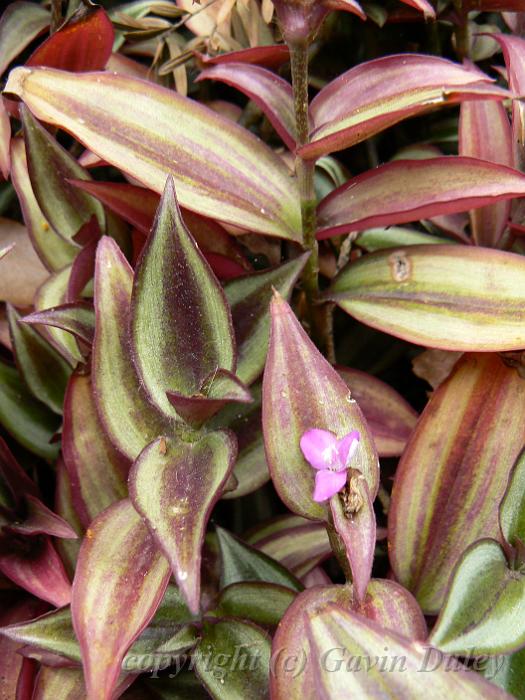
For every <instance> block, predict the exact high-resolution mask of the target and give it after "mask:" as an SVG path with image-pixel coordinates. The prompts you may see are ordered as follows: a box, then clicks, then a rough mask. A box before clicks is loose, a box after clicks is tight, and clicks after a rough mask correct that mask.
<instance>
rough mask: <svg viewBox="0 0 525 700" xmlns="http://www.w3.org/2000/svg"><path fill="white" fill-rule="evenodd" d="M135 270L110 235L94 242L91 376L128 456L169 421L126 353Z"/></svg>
mask: <svg viewBox="0 0 525 700" xmlns="http://www.w3.org/2000/svg"><path fill="white" fill-rule="evenodd" d="M132 283H133V271H132V270H131V268H130V266H129V264H128V262H127V260H126V258H125V257H124V255H123V254H122V252H121V251H120V249H119V248H118V246H117V244H116V243H115V242H114V241H113V240H112V239H111V238H106V237H104V238H102V239H101V240H100V243H99V244H98V249H97V261H96V268H95V313H96V329H95V338H94V341H93V358H92V371H93V373H92V381H93V390H94V398H95V402H96V404H97V410H98V413H99V416H100V420H101V422H102V424H103V426H104V428H105V430H106V431H107V433H108V436H109V438H110V439H111V441H112V442H113V444H114V445H115V446H116V447H117V448H118V449H119V450H120V451H121V452H122V454H124V455H126V457H128V458H129V459H135V457H136V456H137V455H138V454H139V453H140V452H141V450H142V449H143V448H144V447H145V446H146V445H147V444H148V443H150V442H151V441H152V440H154V439H155V438H156V437H158V436H159V435H165V434H168V435H169V434H170V432H171V431H170V425H169V423H168V422H167V420H165V419H164V418H163V417H162V415H161V413H160V412H159V411H157V410H156V409H155V407H154V406H152V405H151V404H150V402H149V401H148V400H147V398H146V396H145V395H144V392H143V390H142V388H141V387H140V383H139V379H138V377H137V375H136V372H135V368H134V366H133V362H132V360H131V356H130V345H129V336H128V323H129V316H130V306H131V291H132Z"/></svg>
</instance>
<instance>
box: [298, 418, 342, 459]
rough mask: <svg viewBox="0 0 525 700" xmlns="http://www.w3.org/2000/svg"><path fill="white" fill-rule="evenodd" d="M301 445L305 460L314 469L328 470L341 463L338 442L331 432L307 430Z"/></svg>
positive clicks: (315, 429) (316, 429)
mask: <svg viewBox="0 0 525 700" xmlns="http://www.w3.org/2000/svg"><path fill="white" fill-rule="evenodd" d="M299 444H300V446H301V451H302V453H303V455H304V458H305V459H306V460H307V461H308V462H310V464H311V465H312V467H313V468H314V469H328V467H331V466H332V465H334V464H335V463H338V461H339V453H338V441H337V438H336V436H335V435H334V434H333V433H331V432H330V431H329V430H321V429H320V428H312V430H307V431H306V432H305V433H303V436H302V437H301V442H300V443H299Z"/></svg>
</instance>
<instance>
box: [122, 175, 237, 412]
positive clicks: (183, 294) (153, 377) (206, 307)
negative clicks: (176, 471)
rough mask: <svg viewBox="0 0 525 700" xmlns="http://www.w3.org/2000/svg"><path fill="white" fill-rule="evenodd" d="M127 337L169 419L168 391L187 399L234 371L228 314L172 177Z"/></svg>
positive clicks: (142, 267)
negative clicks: (211, 378)
mask: <svg viewBox="0 0 525 700" xmlns="http://www.w3.org/2000/svg"><path fill="white" fill-rule="evenodd" d="M131 334H132V348H133V359H134V363H135V366H136V369H137V371H138V374H139V376H140V377H141V379H142V382H143V384H144V387H145V389H146V391H147V392H148V395H149V397H150V400H151V401H152V403H153V404H155V405H156V406H157V407H158V408H159V409H160V410H161V411H162V412H163V413H164V414H165V415H166V416H169V417H177V414H176V412H175V410H174V409H173V407H172V405H171V404H170V402H169V400H168V398H167V396H166V392H168V391H170V392H175V393H177V394H182V395H183V396H187V397H191V396H193V395H195V394H198V393H199V391H200V389H201V386H202V383H203V381H204V380H205V379H206V377H207V376H208V375H211V374H212V373H213V372H214V371H216V370H217V368H221V369H225V370H228V371H231V372H233V371H234V370H235V366H236V361H237V358H236V349H235V340H234V335H233V325H232V318H231V312H230V309H229V306H228V303H227V301H226V297H225V295H224V292H223V290H222V287H221V285H220V284H219V282H218V280H217V278H216V277H215V275H214V274H213V271H212V270H211V268H210V266H209V265H208V263H207V262H206V260H205V258H204V257H203V255H202V253H201V251H200V250H199V247H198V246H197V244H196V243H195V240H194V239H193V237H192V236H191V234H190V232H189V231H188V229H187V228H186V226H185V224H184V221H183V219H182V216H181V213H180V209H179V206H178V203H177V199H176V195H175V186H174V182H173V179H172V178H171V177H170V178H168V180H167V181H166V187H165V190H164V194H163V195H162V198H161V201H160V205H159V208H158V210H157V215H156V219H155V223H154V226H153V230H152V233H151V235H150V237H149V238H148V241H147V242H146V245H145V247H144V249H143V251H142V255H141V257H140V259H139V262H138V263H137V268H136V272H135V279H134V283H133V297H132V321H131ZM174 358H175V360H176V361H174Z"/></svg>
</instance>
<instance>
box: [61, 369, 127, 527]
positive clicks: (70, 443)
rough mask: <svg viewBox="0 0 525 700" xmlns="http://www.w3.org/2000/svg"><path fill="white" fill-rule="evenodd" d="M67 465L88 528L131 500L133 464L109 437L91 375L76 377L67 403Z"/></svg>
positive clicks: (73, 493) (64, 446) (64, 436)
mask: <svg viewBox="0 0 525 700" xmlns="http://www.w3.org/2000/svg"><path fill="white" fill-rule="evenodd" d="M62 451H63V455H64V463H65V465H66V468H67V472H68V475H69V479H70V484H71V497H72V501H73V503H74V506H75V511H76V513H77V515H78V517H79V519H80V522H81V523H82V525H83V526H84V527H87V526H88V525H89V523H90V522H91V521H92V520H93V519H94V518H95V517H96V516H97V515H98V514H99V513H101V512H102V511H103V510H105V509H106V508H107V507H108V506H110V505H111V504H112V503H114V502H115V501H119V500H121V499H122V498H125V497H126V496H127V485H126V479H127V474H128V470H129V466H130V464H129V462H128V460H127V459H126V458H125V457H123V456H122V455H121V454H120V453H119V452H118V450H116V449H115V447H113V445H112V444H111V442H110V441H109V439H108V438H107V437H106V434H105V432H104V429H103V427H102V425H101V423H100V419H99V417H98V414H97V411H96V407H95V402H94V399H93V394H92V386H91V380H90V377H89V376H88V375H85V374H78V373H75V374H73V376H72V377H71V379H70V380H69V385H68V388H67V392H66V397H65V401H64V425H63V430H62Z"/></svg>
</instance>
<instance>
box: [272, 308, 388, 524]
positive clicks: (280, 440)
mask: <svg viewBox="0 0 525 700" xmlns="http://www.w3.org/2000/svg"><path fill="white" fill-rule="evenodd" d="M270 308H271V318H272V321H271V334H270V346H269V350H268V358H267V361H266V368H265V371H264V381H263V433H264V442H265V447H266V458H267V460H268V466H269V468H270V474H271V476H272V481H273V483H274V485H275V488H276V489H277V492H278V493H279V496H280V497H281V499H282V500H283V501H284V503H285V504H286V505H287V507H288V508H289V509H290V510H291V511H293V512H294V513H297V514H299V515H303V516H304V517H308V518H313V519H316V520H328V508H327V505H326V503H324V504H321V503H316V502H315V501H314V500H313V498H312V494H313V489H314V475H315V471H314V469H312V467H311V466H310V465H309V464H308V462H307V461H306V460H305V458H304V456H303V453H302V452H301V448H300V445H299V443H300V440H301V437H302V435H303V434H304V433H305V432H306V431H307V430H310V429H313V428H319V429H321V430H327V431H331V432H332V433H334V434H335V435H337V436H338V437H339V438H342V437H343V436H344V435H346V434H348V433H350V432H351V431H352V430H358V431H359V433H360V441H359V447H358V449H357V452H356V455H355V457H354V459H353V461H352V466H353V467H355V468H356V469H359V470H360V471H361V472H362V473H363V474H364V475H365V478H366V479H367V482H368V485H369V489H370V495H371V498H372V500H373V499H374V498H375V495H376V492H377V486H378V478H379V464H378V461H377V454H376V451H375V447H374V443H373V439H372V436H371V434H370V432H369V430H368V427H367V425H366V422H365V419H364V417H363V414H362V413H361V411H360V409H359V407H358V405H357V403H356V402H355V400H354V399H353V398H352V397H351V395H350V394H349V391H348V387H347V386H346V384H345V383H344V382H343V380H342V379H341V377H340V376H339V375H338V374H337V372H336V371H335V370H334V369H333V368H332V367H331V365H330V364H329V363H328V362H327V361H326V360H325V358H324V357H323V356H322V355H321V353H320V352H319V351H318V350H317V348H316V347H315V345H314V344H313V343H312V341H311V340H310V339H309V338H308V336H307V335H306V333H305V331H304V330H303V328H302V327H301V324H300V323H299V321H298V320H297V318H296V317H295V316H294V314H293V311H292V310H291V308H290V307H289V306H288V304H287V303H286V302H285V301H284V300H283V299H282V297H280V296H279V295H276V296H275V297H274V299H273V300H272V303H271V307H270ZM308 396H315V397H316V400H315V401H305V397H308Z"/></svg>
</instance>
